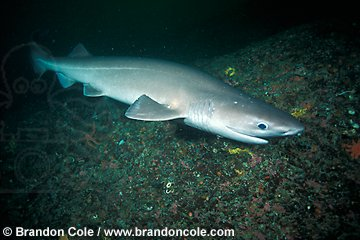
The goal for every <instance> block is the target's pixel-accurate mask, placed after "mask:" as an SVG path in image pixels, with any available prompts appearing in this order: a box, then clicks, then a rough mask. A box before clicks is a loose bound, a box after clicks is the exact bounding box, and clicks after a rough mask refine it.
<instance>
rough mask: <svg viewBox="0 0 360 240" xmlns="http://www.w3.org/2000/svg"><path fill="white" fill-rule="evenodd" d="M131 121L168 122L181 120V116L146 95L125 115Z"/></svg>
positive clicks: (132, 105)
mask: <svg viewBox="0 0 360 240" xmlns="http://www.w3.org/2000/svg"><path fill="white" fill-rule="evenodd" d="M125 116H126V117H128V118H131V119H136V120H143V121H166V120H172V119H176V118H181V116H180V114H179V113H178V112H177V111H176V110H173V109H170V108H169V107H168V106H167V105H164V104H160V103H158V102H156V101H154V100H153V99H151V98H149V97H148V96H146V95H142V96H141V97H139V98H138V99H137V100H136V101H135V102H134V103H133V104H131V106H130V107H129V108H128V110H127V111H126V113H125Z"/></svg>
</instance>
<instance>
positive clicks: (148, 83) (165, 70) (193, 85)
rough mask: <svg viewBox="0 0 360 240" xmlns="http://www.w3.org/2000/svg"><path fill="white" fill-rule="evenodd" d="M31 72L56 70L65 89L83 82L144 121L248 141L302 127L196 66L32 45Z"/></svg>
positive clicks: (262, 140) (80, 47)
mask: <svg viewBox="0 0 360 240" xmlns="http://www.w3.org/2000/svg"><path fill="white" fill-rule="evenodd" d="M31 55H32V60H33V66H34V70H35V72H36V73H37V74H39V75H40V76H41V75H42V74H43V73H44V72H45V71H47V70H52V71H54V72H56V74H57V77H58V79H59V81H60V83H61V85H62V86H63V87H64V88H67V87H70V86H71V85H73V84H74V83H75V82H80V83H82V84H83V86H84V87H83V94H84V95H85V96H89V97H98V96H108V97H110V98H113V99H116V100H118V101H120V102H123V103H126V104H129V105H130V107H129V108H128V109H127V111H126V113H125V115H126V117H128V118H131V119H137V120H143V121H165V120H172V119H179V118H180V119H184V122H185V124H187V125H189V126H191V127H194V128H197V129H200V130H203V131H207V132H211V133H213V134H216V135H219V136H222V137H225V138H229V139H233V140H236V141H240V142H245V143H251V144H265V143H268V140H266V139H267V138H270V137H279V136H289V135H294V134H297V133H299V132H301V131H303V129H304V127H303V125H302V124H301V123H300V122H299V121H297V120H296V119H295V118H293V117H292V116H291V115H290V114H288V113H285V112H283V111H281V110H279V109H277V108H275V107H273V106H271V105H269V104H267V103H265V102H263V101H260V100H257V99H255V98H253V97H251V96H249V95H247V94H245V93H244V92H242V91H240V90H239V89H236V88H233V87H231V86H229V85H227V84H225V83H224V82H222V81H220V80H217V79H215V78H214V77H212V76H210V75H208V74H206V73H204V72H201V71H200V70H197V69H194V68H191V67H187V66H184V65H181V64H177V63H172V62H168V61H162V60H155V59H146V58H135V57H134V58H127V57H93V56H91V54H89V52H88V51H87V50H86V49H85V48H84V46H83V45H82V44H79V45H77V46H76V47H75V48H74V50H73V51H72V52H71V53H70V55H69V56H68V57H59V58H54V57H52V56H51V55H50V54H49V52H48V51H47V50H45V49H44V48H43V47H40V46H39V45H37V44H35V43H33V44H32V54H31Z"/></svg>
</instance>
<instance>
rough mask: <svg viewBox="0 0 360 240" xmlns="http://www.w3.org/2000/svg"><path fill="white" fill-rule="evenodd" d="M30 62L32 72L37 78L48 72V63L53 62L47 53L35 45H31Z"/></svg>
mask: <svg viewBox="0 0 360 240" xmlns="http://www.w3.org/2000/svg"><path fill="white" fill-rule="evenodd" d="M31 60H32V64H33V69H34V72H35V73H36V74H37V75H38V76H39V77H41V76H42V75H43V74H44V73H45V72H46V71H47V70H49V63H51V62H53V60H52V57H51V54H50V53H49V51H48V50H46V49H45V48H43V47H41V46H39V45H38V44H36V43H32V44H31Z"/></svg>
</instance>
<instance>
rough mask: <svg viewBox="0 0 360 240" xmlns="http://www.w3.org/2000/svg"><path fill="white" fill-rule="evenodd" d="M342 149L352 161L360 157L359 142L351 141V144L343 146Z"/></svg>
mask: <svg viewBox="0 0 360 240" xmlns="http://www.w3.org/2000/svg"><path fill="white" fill-rule="evenodd" d="M343 147H344V149H345V151H346V152H348V153H349V154H350V156H351V157H352V158H353V159H356V158H359V157H360V140H358V141H357V142H355V141H354V140H353V141H352V143H351V144H343Z"/></svg>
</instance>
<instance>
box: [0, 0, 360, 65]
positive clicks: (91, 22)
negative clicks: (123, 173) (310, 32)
mask: <svg viewBox="0 0 360 240" xmlns="http://www.w3.org/2000/svg"><path fill="white" fill-rule="evenodd" d="M0 11H1V12H0V16H1V21H0V23H1V29H2V30H1V31H2V32H1V38H2V45H1V46H2V47H1V52H0V54H1V56H3V55H4V54H5V53H6V52H7V51H9V49H11V48H13V47H14V46H16V45H17V44H20V43H26V42H29V41H31V40H34V41H37V42H40V43H41V44H44V45H45V46H47V47H48V48H49V49H51V50H52V51H53V52H54V53H55V54H62V55H64V54H66V53H67V52H69V51H70V50H71V48H73V47H74V46H75V45H76V44H77V43H78V42H82V43H83V44H84V45H85V46H86V47H87V48H88V49H89V51H90V52H93V53H94V55H141V56H153V57H162V58H170V59H173V60H180V61H187V60H193V59H198V58H206V57H211V56H216V55H222V54H225V53H229V52H233V51H235V50H236V49H238V48H241V47H244V46H245V45H246V44H248V43H249V42H251V41H256V40H260V39H262V38H266V37H268V36H269V35H272V34H274V33H277V32H279V31H283V30H285V29H288V28H290V27H292V26H295V25H299V24H304V23H310V22H315V21H331V22H336V23H339V25H338V26H336V27H337V28H338V29H340V30H341V29H342V26H343V25H342V22H343V21H354V19H356V18H358V13H357V8H356V7H354V5H353V4H350V1H339V2H333V3H331V2H330V1H307V0H306V1H265V0H222V1H220V0H207V1H204V0H199V1H196V0H192V1H189V0H181V1H171V0H156V1H149V0H133V1H121V0H120V1H119V0H104V1H48V0H37V1H36V0H33V1H28V0H13V1H2V3H1V8H0ZM345 31H346V30H345Z"/></svg>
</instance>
